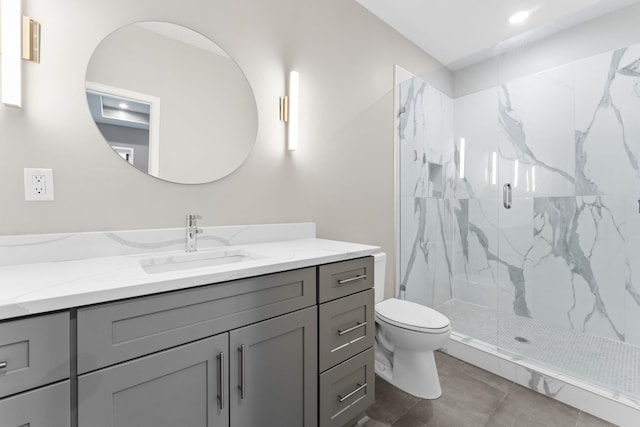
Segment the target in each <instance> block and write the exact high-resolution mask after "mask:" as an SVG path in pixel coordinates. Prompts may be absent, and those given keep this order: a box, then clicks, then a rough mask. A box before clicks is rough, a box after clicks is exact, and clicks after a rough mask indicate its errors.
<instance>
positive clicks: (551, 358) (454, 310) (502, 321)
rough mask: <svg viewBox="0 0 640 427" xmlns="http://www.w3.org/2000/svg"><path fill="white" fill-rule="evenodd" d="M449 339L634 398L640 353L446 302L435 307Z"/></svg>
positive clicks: (638, 391)
mask: <svg viewBox="0 0 640 427" xmlns="http://www.w3.org/2000/svg"><path fill="white" fill-rule="evenodd" d="M437 310H438V311H440V312H441V313H443V314H444V315H445V316H447V317H448V318H449V319H450V320H451V326H452V329H453V331H454V332H455V333H457V334H459V335H464V336H466V337H469V338H472V339H475V340H478V341H482V342H485V343H487V344H490V345H494V346H497V347H498V349H499V350H500V351H506V352H508V353H513V354H514V355H518V356H523V358H526V359H528V360H531V361H536V362H539V363H541V364H542V365H543V366H547V367H549V368H552V369H553V370H556V371H559V372H561V373H563V374H567V375H570V376H573V377H576V378H578V379H582V380H587V381H588V382H591V383H594V384H596V385H599V386H602V387H605V388H608V389H611V390H614V391H617V392H620V393H622V394H625V395H627V396H629V397H631V398H636V399H638V398H640V347H638V346H634V345H631V344H624V343H621V342H619V341H614V340H611V339H608V338H603V337H598V336H595V335H589V334H583V333H579V332H576V331H573V330H570V329H566V328H563V327H560V326H556V325H552V324H549V323H546V322H541V321H538V320H535V319H529V318H526V317H520V316H515V315H509V314H506V313H500V318H499V319H498V312H497V311H496V310H493V309H489V308H485V307H481V306H478V305H475V304H469V303H467V302H464V301H459V300H449V301H447V302H445V303H444V304H442V305H440V306H439V307H437Z"/></svg>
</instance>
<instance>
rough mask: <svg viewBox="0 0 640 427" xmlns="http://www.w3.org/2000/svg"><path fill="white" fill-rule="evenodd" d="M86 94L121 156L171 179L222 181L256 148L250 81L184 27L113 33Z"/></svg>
mask: <svg viewBox="0 0 640 427" xmlns="http://www.w3.org/2000/svg"><path fill="white" fill-rule="evenodd" d="M86 94H87V103H88V106H89V111H90V112H91V116H92V117H93V120H94V121H95V123H96V125H97V127H98V129H99V131H100V132H101V134H102V136H103V137H104V139H105V140H106V141H107V142H108V143H109V145H110V146H111V147H112V148H113V149H114V151H115V152H116V153H117V154H119V155H120V156H121V157H122V158H123V159H124V160H125V161H127V162H128V163H130V164H131V165H133V166H134V167H136V168H137V169H139V170H141V171H143V172H146V173H148V174H150V175H152V176H155V177H158V178H161V179H164V180H167V181H173V182H177V183H185V184H193V183H203V182H210V181H214V180H216V179H220V178H222V177H224V176H226V175H228V174H229V173H231V172H233V171H234V170H235V169H237V168H238V167H239V166H240V165H241V164H242V163H243V162H244V160H245V159H246V158H247V157H248V155H249V153H250V152H251V149H252V148H253V144H254V142H255V137H256V133H257V126H258V119H257V108H256V103H255V98H254V96H253V92H252V90H251V87H250V85H249V83H248V81H247V79H246V77H245V76H244V74H243V73H242V71H241V70H240V69H239V67H238V66H237V64H236V63H235V62H234V61H233V60H232V59H231V58H230V57H229V56H228V55H227V54H226V53H225V52H224V51H223V50H222V49H221V48H220V47H219V46H217V45H216V44H215V43H213V42H212V41H211V40H209V39H207V38H206V37H204V36H202V35H201V34H198V33H196V32H195V31H192V30H190V29H187V28H184V27H181V26H179V25H175V24H169V23H165V22H142V23H137V24H132V25H128V26H125V27H123V28H120V29H118V30H116V31H114V32H113V33H111V34H110V35H109V36H107V37H106V38H105V39H104V40H103V41H102V42H101V43H100V45H99V46H98V47H97V48H96V50H95V52H94V53H93V56H92V57H91V61H90V62H89V65H88V68H87V75H86Z"/></svg>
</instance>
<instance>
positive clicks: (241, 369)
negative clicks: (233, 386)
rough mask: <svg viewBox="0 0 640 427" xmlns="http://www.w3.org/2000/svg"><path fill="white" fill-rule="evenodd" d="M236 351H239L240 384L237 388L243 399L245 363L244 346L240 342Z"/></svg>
mask: <svg viewBox="0 0 640 427" xmlns="http://www.w3.org/2000/svg"><path fill="white" fill-rule="evenodd" d="M238 351H239V352H240V384H239V385H238V388H239V389H240V399H244V392H245V384H244V380H245V372H244V365H245V353H246V351H245V347H244V344H242V345H241V346H240V347H239V348H238Z"/></svg>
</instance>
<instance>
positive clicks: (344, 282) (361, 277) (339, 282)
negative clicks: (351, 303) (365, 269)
mask: <svg viewBox="0 0 640 427" xmlns="http://www.w3.org/2000/svg"><path fill="white" fill-rule="evenodd" d="M366 278H367V275H366V274H361V275H360V276H356V277H352V278H350V279H342V280H338V285H346V284H347V283H351V282H355V281H356V280H364V279H366Z"/></svg>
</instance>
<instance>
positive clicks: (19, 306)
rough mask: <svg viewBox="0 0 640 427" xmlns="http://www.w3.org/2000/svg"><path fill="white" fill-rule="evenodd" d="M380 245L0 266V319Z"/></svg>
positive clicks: (289, 244) (274, 247)
mask: <svg viewBox="0 0 640 427" xmlns="http://www.w3.org/2000/svg"><path fill="white" fill-rule="evenodd" d="M379 250H380V248H378V247H377V246H369V245H361V244H355V243H347V242H339V241H333V240H324V239H316V238H307V239H299V240H287V241H279V242H271V243H255V244H246V245H234V246H226V247H222V248H207V249H203V250H199V251H198V252H196V253H193V254H195V255H196V256H197V257H202V256H206V254H209V253H214V252H215V253H220V252H226V253H229V254H231V255H233V254H249V255H251V256H252V257H255V258H256V259H250V260H247V261H243V262H235V263H230V264H223V265H217V266H205V267H196V268H189V269H183V270H176V271H166V272H164V271H160V272H154V273H148V272H146V271H145V269H144V268H143V265H144V264H154V265H157V264H158V263H160V264H162V263H164V262H171V261H172V260H175V257H179V258H180V259H182V260H184V259H185V258H186V257H190V256H193V255H190V254H187V253H185V252H184V251H170V252H154V253H150V254H134V255H119V256H106V257H96V258H88V259H82V260H72V261H55V262H40V263H34V264H17V265H8V266H1V267H0V320H1V319H9V318H13V317H19V316H26V315H31V314H37V313H44V312H49V311H55V310H62V309H68V308H72V307H79V306H84V305H90V304H97V303H103V302H108V301H113V300H118V299H123V298H131V297H137V296H142V295H149V294H153V293H158V292H166V291H171V290H177V289H185V288H189V287H193V286H199V285H206V284H212V283H219V282H225V281H229V280H234V279H241V278H245V277H251V276H258V275H262V274H269V273H275V272H280V271H286V270H293V269H297V268H304V267H309V266H313V265H317V264H325V263H330V262H336V261H342V260H346V259H352V258H359V257H363V256H367V255H371V254H374V253H376V252H378V251H379ZM150 258H153V260H150ZM160 270H162V268H160Z"/></svg>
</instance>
